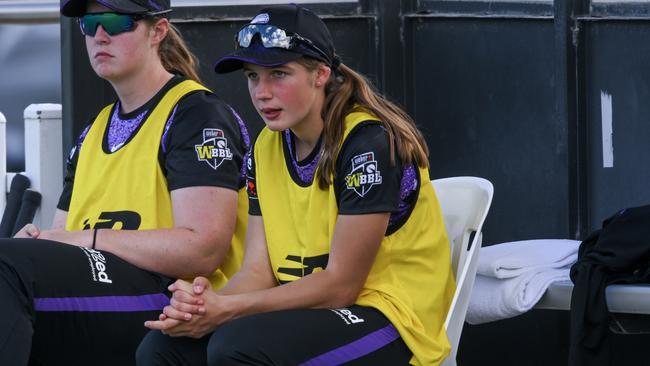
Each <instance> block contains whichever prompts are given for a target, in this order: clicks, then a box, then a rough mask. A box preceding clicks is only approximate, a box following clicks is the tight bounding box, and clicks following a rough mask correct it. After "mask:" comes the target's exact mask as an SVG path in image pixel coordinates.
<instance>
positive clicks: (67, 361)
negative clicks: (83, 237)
mask: <svg viewBox="0 0 650 366" xmlns="http://www.w3.org/2000/svg"><path fill="white" fill-rule="evenodd" d="M169 283H170V279H168V278H166V277H164V276H161V275H158V274H155V273H150V272H147V271H144V270H141V269H139V268H137V267H135V266H133V265H131V264H129V263H127V262H125V261H124V260H122V259H120V258H118V257H117V256H115V255H113V254H111V253H108V252H102V251H95V250H91V249H87V248H80V247H76V246H72V245H66V244H61V243H57V242H53V241H48V240H36V239H1V240H0V314H2V316H0V365H11V366H14V365H15V366H22V365H28V364H29V365H132V364H135V356H134V355H135V350H136V348H137V346H138V344H139V343H140V341H141V339H142V337H144V335H146V333H147V329H146V328H145V327H144V325H143V323H144V321H145V320H150V319H156V318H157V316H158V314H159V313H160V310H161V309H162V308H163V307H164V306H165V305H166V304H168V303H169V300H168V294H167V293H166V288H167V285H168V284H169Z"/></svg>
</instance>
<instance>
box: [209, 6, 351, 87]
mask: <svg viewBox="0 0 650 366" xmlns="http://www.w3.org/2000/svg"><path fill="white" fill-rule="evenodd" d="M250 24H268V25H273V26H275V27H278V28H280V29H283V30H284V31H285V32H287V34H288V35H293V34H297V35H299V36H300V37H302V38H306V39H308V40H309V41H311V42H312V43H313V45H314V46H315V47H316V48H318V50H320V51H322V53H321V52H318V51H317V50H314V49H313V47H310V46H309V45H308V44H306V43H302V42H301V43H299V44H298V47H296V48H293V49H291V50H287V49H284V48H264V46H262V44H261V42H259V41H257V40H254V41H253V42H252V43H251V44H250V46H249V47H246V48H239V49H237V50H235V51H234V52H232V53H230V54H228V55H226V56H224V57H222V58H220V59H219V60H217V62H216V63H215V65H214V71H215V72H217V73H218V74H224V73H228V72H231V71H235V70H239V69H241V68H242V67H243V63H244V62H248V63H252V64H256V65H260V66H269V67H270V66H279V65H282V64H286V63H287V62H291V61H295V60H297V59H299V58H301V57H303V56H308V57H311V58H315V59H317V60H321V61H323V62H325V63H326V64H328V65H329V66H330V67H332V68H336V67H338V65H339V64H340V60H339V58H338V56H336V53H335V49H334V41H333V40H332V35H331V34H330V32H329V29H327V26H326V25H325V23H323V21H322V20H321V19H320V18H319V17H318V15H316V14H314V13H313V12H312V11H311V10H309V9H306V8H303V7H302V6H299V5H296V4H290V5H276V6H270V7H268V8H264V9H262V10H261V11H260V12H259V14H257V15H256V16H255V17H254V18H253V19H252V20H251V22H250ZM256 37H258V36H256ZM256 41H257V42H256ZM323 53H324V54H323Z"/></svg>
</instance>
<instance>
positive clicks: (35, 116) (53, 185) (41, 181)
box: [24, 104, 63, 229]
mask: <svg viewBox="0 0 650 366" xmlns="http://www.w3.org/2000/svg"><path fill="white" fill-rule="evenodd" d="M24 117H25V173H26V174H27V177H28V178H29V180H30V181H31V189H33V190H35V191H37V192H40V193H41V195H42V197H43V198H42V201H41V207H40V209H39V210H38V211H37V212H36V216H35V217H34V223H35V224H36V225H38V226H39V227H41V228H44V229H48V228H50V227H51V225H52V219H53V218H54V212H55V210H56V204H57V202H58V198H59V195H60V194H61V187H62V186H61V182H62V181H63V146H62V143H61V141H62V134H63V132H62V126H63V122H62V120H61V105H60V104H32V105H30V106H29V107H27V108H26V109H25V113H24Z"/></svg>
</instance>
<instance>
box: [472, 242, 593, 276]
mask: <svg viewBox="0 0 650 366" xmlns="http://www.w3.org/2000/svg"><path fill="white" fill-rule="evenodd" d="M579 246H580V241H578V240H566V239H539V240H522V241H513V242H509V243H502V244H495V245H490V246H485V247H483V248H481V253H480V254H479V259H478V267H477V271H476V272H477V273H478V274H480V275H483V276H488V277H494V278H511V277H516V276H519V275H520V274H522V273H524V272H527V271H537V270H538V269H553V268H564V267H566V266H570V265H572V264H573V263H575V261H576V260H577V258H578V247H579Z"/></svg>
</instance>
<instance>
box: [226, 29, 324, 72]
mask: <svg viewBox="0 0 650 366" xmlns="http://www.w3.org/2000/svg"><path fill="white" fill-rule="evenodd" d="M256 34H259V35H260V37H259V38H260V40H261V41H262V45H263V46H264V47H265V48H274V47H277V48H284V49H285V50H293V49H295V48H296V47H298V44H299V43H302V44H304V45H306V46H307V47H309V48H311V49H312V50H314V51H315V52H317V53H318V54H320V55H321V56H323V58H324V60H327V61H328V62H329V63H331V60H330V57H329V56H327V53H325V52H324V51H323V50H321V49H320V48H318V47H316V45H315V44H314V42H312V41H311V40H309V39H307V38H304V37H301V36H300V35H298V34H297V33H293V34H291V35H289V34H288V32H287V31H285V30H284V29H282V28H278V27H276V26H274V25H268V24H248V25H245V26H244V27H243V28H242V29H240V30H239V32H238V33H237V35H235V43H236V45H237V47H242V48H247V47H248V46H250V45H251V41H252V40H253V37H254V36H255V35H256Z"/></svg>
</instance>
